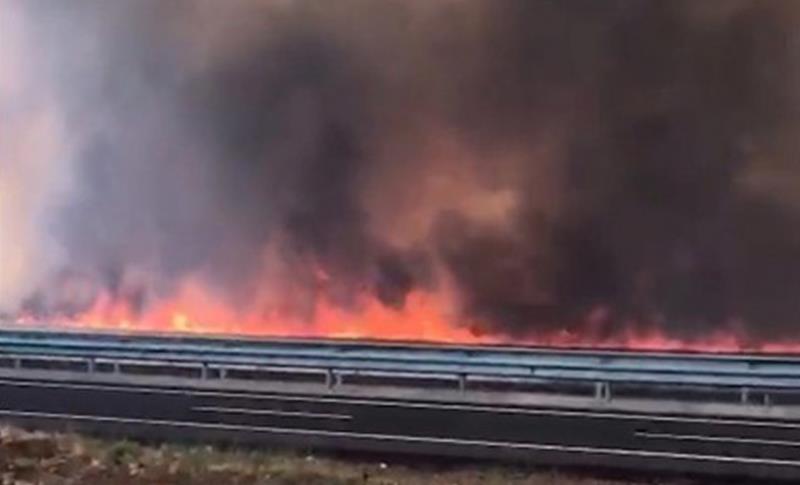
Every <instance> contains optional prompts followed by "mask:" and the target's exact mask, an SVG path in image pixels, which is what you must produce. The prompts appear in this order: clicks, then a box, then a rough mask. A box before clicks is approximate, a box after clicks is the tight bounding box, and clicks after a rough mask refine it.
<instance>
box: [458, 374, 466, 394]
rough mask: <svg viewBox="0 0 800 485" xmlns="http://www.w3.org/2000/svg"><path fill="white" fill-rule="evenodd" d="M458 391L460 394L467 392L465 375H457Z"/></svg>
mask: <svg viewBox="0 0 800 485" xmlns="http://www.w3.org/2000/svg"><path fill="white" fill-rule="evenodd" d="M458 390H459V391H460V392H465V391H466V390H467V375H466V374H459V375H458Z"/></svg>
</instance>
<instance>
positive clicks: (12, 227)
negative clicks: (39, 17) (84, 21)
mask: <svg viewBox="0 0 800 485" xmlns="http://www.w3.org/2000/svg"><path fill="white" fill-rule="evenodd" d="M29 20H30V19H28V18H27V17H26V15H25V13H24V12H23V10H22V9H20V8H18V6H17V5H15V4H14V3H3V4H2V5H0V59H2V61H0V311H2V310H7V309H9V308H13V307H14V305H15V304H16V303H18V302H19V301H20V299H22V298H23V297H25V296H26V295H27V294H28V293H29V292H32V291H34V290H35V289H36V285H37V284H39V283H40V282H41V279H43V278H44V277H46V275H47V271H48V269H49V268H50V267H51V265H53V264H56V263H59V262H60V258H59V256H60V255H59V251H58V247H57V245H56V244H55V242H54V241H53V239H52V235H51V234H50V233H49V231H48V230H47V227H48V223H49V222H50V219H49V216H50V215H51V211H52V209H53V208H54V207H56V206H57V205H58V204H59V203H60V202H61V201H63V200H64V199H65V197H66V194H67V191H68V188H69V171H68V163H67V162H68V159H67V157H68V151H67V146H66V143H65V140H64V138H63V135H64V133H63V126H62V119H61V118H60V113H59V112H58V110H57V109H54V108H53V106H52V104H51V103H53V102H54V101H55V100H54V93H53V92H52V90H51V87H50V86H48V84H47V82H46V81H43V77H44V75H43V72H42V66H41V65H40V63H39V62H38V59H35V58H32V56H31V54H32V53H33V52H35V44H34V43H33V41H32V39H31V36H30V34H31V32H30V31H29V29H30V28H31V25H30V24H29Z"/></svg>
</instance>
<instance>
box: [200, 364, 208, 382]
mask: <svg viewBox="0 0 800 485" xmlns="http://www.w3.org/2000/svg"><path fill="white" fill-rule="evenodd" d="M200 379H202V380H204V381H205V380H208V364H207V363H205V362H203V363H202V364H201V367H200Z"/></svg>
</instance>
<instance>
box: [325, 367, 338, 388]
mask: <svg viewBox="0 0 800 485" xmlns="http://www.w3.org/2000/svg"><path fill="white" fill-rule="evenodd" d="M337 383H338V378H337V376H336V372H334V370H333V369H328V370H327V371H325V387H327V388H328V389H333V387H334V386H336V384H337Z"/></svg>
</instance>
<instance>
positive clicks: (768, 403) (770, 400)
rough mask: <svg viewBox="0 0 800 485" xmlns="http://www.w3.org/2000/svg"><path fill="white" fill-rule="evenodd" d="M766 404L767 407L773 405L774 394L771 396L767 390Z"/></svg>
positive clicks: (765, 395) (765, 394)
mask: <svg viewBox="0 0 800 485" xmlns="http://www.w3.org/2000/svg"><path fill="white" fill-rule="evenodd" d="M764 406H765V407H770V406H772V396H770V395H769V393H766V392H765V393H764Z"/></svg>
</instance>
